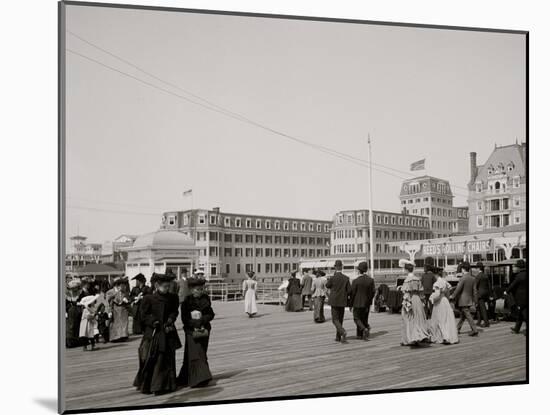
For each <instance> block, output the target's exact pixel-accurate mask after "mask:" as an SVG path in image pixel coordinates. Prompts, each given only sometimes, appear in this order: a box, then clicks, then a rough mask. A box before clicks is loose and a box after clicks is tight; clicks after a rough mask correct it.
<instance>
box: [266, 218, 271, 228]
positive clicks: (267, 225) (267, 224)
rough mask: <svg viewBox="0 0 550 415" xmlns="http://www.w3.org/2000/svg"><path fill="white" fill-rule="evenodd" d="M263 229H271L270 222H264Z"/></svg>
mask: <svg viewBox="0 0 550 415" xmlns="http://www.w3.org/2000/svg"><path fill="white" fill-rule="evenodd" d="M265 228H266V229H271V221H270V220H266V221H265Z"/></svg>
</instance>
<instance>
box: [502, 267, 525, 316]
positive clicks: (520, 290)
mask: <svg viewBox="0 0 550 415" xmlns="http://www.w3.org/2000/svg"><path fill="white" fill-rule="evenodd" d="M506 291H508V292H509V293H512V294H513V296H514V300H515V301H516V305H517V306H518V307H527V304H528V302H529V290H528V280H527V271H525V270H522V271H520V272H519V273H518V275H516V278H515V279H514V281H512V283H511V284H510V286H509V287H508V289H507V290H506Z"/></svg>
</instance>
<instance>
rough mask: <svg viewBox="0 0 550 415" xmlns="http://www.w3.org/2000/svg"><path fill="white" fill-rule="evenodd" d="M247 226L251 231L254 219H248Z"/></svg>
mask: <svg viewBox="0 0 550 415" xmlns="http://www.w3.org/2000/svg"><path fill="white" fill-rule="evenodd" d="M245 226H246V227H247V228H248V229H250V228H252V219H246V221H245Z"/></svg>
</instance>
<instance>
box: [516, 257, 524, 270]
mask: <svg viewBox="0 0 550 415" xmlns="http://www.w3.org/2000/svg"><path fill="white" fill-rule="evenodd" d="M525 265H526V264H525V261H524V260H523V259H518V260H517V261H516V267H518V268H519V269H525Z"/></svg>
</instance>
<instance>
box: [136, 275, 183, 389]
mask: <svg viewBox="0 0 550 415" xmlns="http://www.w3.org/2000/svg"><path fill="white" fill-rule="evenodd" d="M173 280H174V279H173V277H172V276H167V275H163V274H155V279H154V285H155V293H154V294H151V295H146V296H145V297H144V298H143V300H142V303H141V307H140V318H141V326H142V327H143V330H144V333H143V337H142V339H141V344H140V345H139V349H138V357H139V370H138V373H137V375H136V377H135V379H134V386H135V387H136V388H137V390H138V391H140V392H141V393H145V394H150V393H154V394H155V395H160V394H163V393H168V392H173V391H175V390H176V387H177V384H176V350H177V349H180V348H181V346H182V344H181V341H180V338H179V336H178V331H177V330H176V327H175V326H174V323H175V322H176V319H177V317H178V296H177V295H175V294H173V293H171V292H170V286H171V283H172V281H173Z"/></svg>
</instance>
